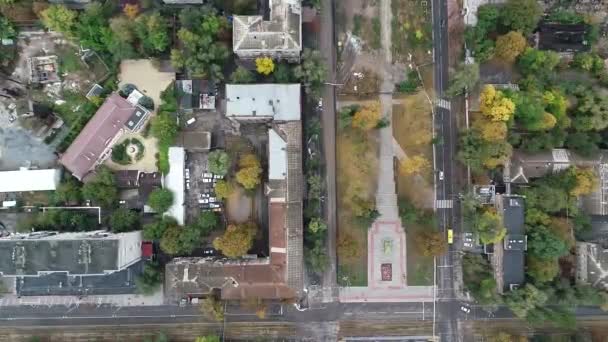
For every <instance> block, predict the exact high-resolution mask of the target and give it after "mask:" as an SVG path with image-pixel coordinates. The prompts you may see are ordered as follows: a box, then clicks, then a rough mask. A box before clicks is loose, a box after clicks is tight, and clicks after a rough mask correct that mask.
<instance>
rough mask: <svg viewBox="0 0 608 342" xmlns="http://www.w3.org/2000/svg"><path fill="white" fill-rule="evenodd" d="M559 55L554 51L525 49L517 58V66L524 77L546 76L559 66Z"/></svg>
mask: <svg viewBox="0 0 608 342" xmlns="http://www.w3.org/2000/svg"><path fill="white" fill-rule="evenodd" d="M559 59H560V58H559V55H558V54H557V53H556V52H554V51H542V50H537V49H533V48H527V49H526V50H524V52H523V53H522V54H521V55H520V56H519V60H518V62H517V66H518V67H519V69H520V71H521V72H522V74H524V75H539V76H543V75H547V74H548V73H550V72H552V71H553V69H555V67H556V66H557V65H558V64H559Z"/></svg>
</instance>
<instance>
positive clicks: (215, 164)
mask: <svg viewBox="0 0 608 342" xmlns="http://www.w3.org/2000/svg"><path fill="white" fill-rule="evenodd" d="M231 162H232V161H231V159H230V156H229V155H228V153H226V152H225V151H223V150H215V151H211V152H209V171H210V172H211V173H214V174H216V175H220V176H225V175H226V174H227V173H228V170H229V169H230V165H231Z"/></svg>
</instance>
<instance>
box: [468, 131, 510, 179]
mask: <svg viewBox="0 0 608 342" xmlns="http://www.w3.org/2000/svg"><path fill="white" fill-rule="evenodd" d="M460 146H461V148H460V151H459V152H458V155H457V157H458V159H460V160H461V161H462V162H464V163H466V164H468V165H469V166H470V167H471V169H473V170H474V171H483V170H486V169H494V168H496V167H498V166H499V165H502V164H504V163H505V161H506V160H507V159H508V158H509V157H510V156H511V153H512V151H513V149H512V146H511V145H509V144H508V143H507V142H506V141H497V142H487V141H485V140H484V139H483V138H482V137H481V134H480V133H479V132H478V131H477V130H475V129H473V130H468V131H465V132H464V134H463V135H462V136H461V138H460Z"/></svg>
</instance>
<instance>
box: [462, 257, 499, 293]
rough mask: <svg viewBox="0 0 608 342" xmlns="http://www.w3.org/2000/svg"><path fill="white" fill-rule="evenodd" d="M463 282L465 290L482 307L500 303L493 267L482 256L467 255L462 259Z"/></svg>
mask: <svg viewBox="0 0 608 342" xmlns="http://www.w3.org/2000/svg"><path fill="white" fill-rule="evenodd" d="M462 270H463V282H464V286H465V288H466V289H467V290H468V291H470V292H471V295H472V296H473V297H474V298H475V299H476V300H477V301H478V302H479V303H480V304H482V305H496V304H498V303H500V296H499V295H498V291H497V287H496V280H494V275H493V274H492V266H490V263H489V262H488V260H486V259H484V258H483V257H482V256H481V255H478V254H473V253H466V254H464V256H463V258H462Z"/></svg>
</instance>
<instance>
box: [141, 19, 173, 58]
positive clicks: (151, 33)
mask: <svg viewBox="0 0 608 342" xmlns="http://www.w3.org/2000/svg"><path fill="white" fill-rule="evenodd" d="M135 34H136V35H137V37H138V38H139V40H140V42H141V50H142V51H141V52H142V53H144V54H146V55H155V54H158V53H160V52H163V51H165V50H166V49H167V48H168V47H169V42H170V39H169V27H168V25H167V21H166V20H165V19H164V18H163V17H162V16H161V15H160V13H158V12H154V13H151V14H142V15H140V16H139V17H137V19H136V20H135Z"/></svg>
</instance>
